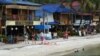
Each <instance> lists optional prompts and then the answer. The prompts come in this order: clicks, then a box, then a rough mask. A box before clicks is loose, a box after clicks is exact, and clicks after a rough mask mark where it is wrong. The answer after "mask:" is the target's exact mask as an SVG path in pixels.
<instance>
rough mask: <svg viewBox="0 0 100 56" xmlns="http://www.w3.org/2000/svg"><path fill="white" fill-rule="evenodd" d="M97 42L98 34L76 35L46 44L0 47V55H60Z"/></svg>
mask: <svg viewBox="0 0 100 56" xmlns="http://www.w3.org/2000/svg"><path fill="white" fill-rule="evenodd" d="M48 42H50V41H48ZM98 44H100V35H99V34H97V35H92V36H85V37H77V36H76V37H73V38H69V39H66V40H63V39H60V40H59V41H56V42H53V41H51V42H50V43H49V44H47V45H28V46H24V47H22V48H17V47H16V48H12V49H9V50H3V49H2V50H0V56H62V55H64V54H69V53H72V52H75V51H76V50H81V49H82V48H86V47H89V46H94V45H98ZM65 52H66V53H65Z"/></svg>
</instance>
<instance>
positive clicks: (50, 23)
mask: <svg viewBox="0 0 100 56" xmlns="http://www.w3.org/2000/svg"><path fill="white" fill-rule="evenodd" d="M47 24H48V25H57V24H60V23H59V22H57V21H54V22H47Z"/></svg>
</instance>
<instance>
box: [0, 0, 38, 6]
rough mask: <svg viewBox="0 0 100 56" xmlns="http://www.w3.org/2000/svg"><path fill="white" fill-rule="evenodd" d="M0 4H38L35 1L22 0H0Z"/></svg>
mask: <svg viewBox="0 0 100 56" xmlns="http://www.w3.org/2000/svg"><path fill="white" fill-rule="evenodd" d="M0 4H20V5H40V4H37V3H32V2H29V1H27V0H26V1H23V0H0Z"/></svg>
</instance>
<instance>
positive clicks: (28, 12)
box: [0, 0, 40, 35]
mask: <svg viewBox="0 0 100 56" xmlns="http://www.w3.org/2000/svg"><path fill="white" fill-rule="evenodd" d="M39 7H40V4H37V3H31V2H29V1H22V0H18V1H17V0H16V1H13V0H4V1H0V21H1V22H0V33H2V34H6V35H11V34H13V35H17V34H23V33H24V28H26V27H27V28H29V26H33V25H35V24H40V23H39V20H38V21H36V20H35V19H36V18H35V10H38V9H39Z"/></svg>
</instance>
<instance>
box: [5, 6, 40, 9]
mask: <svg viewBox="0 0 100 56" xmlns="http://www.w3.org/2000/svg"><path fill="white" fill-rule="evenodd" d="M6 8H14V9H28V10H37V9H39V7H37V6H22V5H6Z"/></svg>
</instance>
